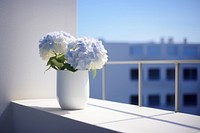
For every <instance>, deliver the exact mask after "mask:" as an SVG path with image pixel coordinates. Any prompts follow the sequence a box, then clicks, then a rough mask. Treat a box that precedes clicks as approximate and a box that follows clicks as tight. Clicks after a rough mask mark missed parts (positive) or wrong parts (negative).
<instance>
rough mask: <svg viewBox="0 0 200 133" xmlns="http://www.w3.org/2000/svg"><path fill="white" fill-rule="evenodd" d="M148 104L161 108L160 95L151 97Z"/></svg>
mask: <svg viewBox="0 0 200 133" xmlns="http://www.w3.org/2000/svg"><path fill="white" fill-rule="evenodd" d="M148 104H149V106H159V105H160V96H159V95H149V97H148Z"/></svg>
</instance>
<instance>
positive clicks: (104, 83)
mask: <svg viewBox="0 0 200 133" xmlns="http://www.w3.org/2000/svg"><path fill="white" fill-rule="evenodd" d="M105 99H106V65H104V66H103V69H102V100H105Z"/></svg>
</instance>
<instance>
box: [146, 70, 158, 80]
mask: <svg viewBox="0 0 200 133" xmlns="http://www.w3.org/2000/svg"><path fill="white" fill-rule="evenodd" d="M148 77H149V80H159V79H160V70H159V69H157V68H155V69H149V73H148Z"/></svg>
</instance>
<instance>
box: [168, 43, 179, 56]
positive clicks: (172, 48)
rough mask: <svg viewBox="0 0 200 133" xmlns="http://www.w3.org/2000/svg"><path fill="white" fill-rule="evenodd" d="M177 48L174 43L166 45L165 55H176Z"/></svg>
mask: <svg viewBox="0 0 200 133" xmlns="http://www.w3.org/2000/svg"><path fill="white" fill-rule="evenodd" d="M177 54H178V48H177V46H176V45H167V56H177Z"/></svg>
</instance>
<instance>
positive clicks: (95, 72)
mask: <svg viewBox="0 0 200 133" xmlns="http://www.w3.org/2000/svg"><path fill="white" fill-rule="evenodd" d="M92 73H93V79H94V78H95V77H96V75H97V71H96V69H92Z"/></svg>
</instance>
